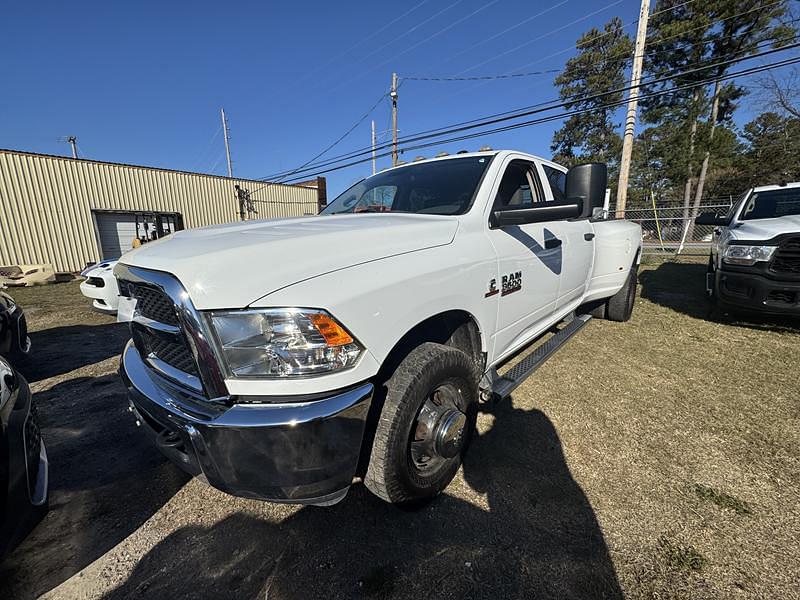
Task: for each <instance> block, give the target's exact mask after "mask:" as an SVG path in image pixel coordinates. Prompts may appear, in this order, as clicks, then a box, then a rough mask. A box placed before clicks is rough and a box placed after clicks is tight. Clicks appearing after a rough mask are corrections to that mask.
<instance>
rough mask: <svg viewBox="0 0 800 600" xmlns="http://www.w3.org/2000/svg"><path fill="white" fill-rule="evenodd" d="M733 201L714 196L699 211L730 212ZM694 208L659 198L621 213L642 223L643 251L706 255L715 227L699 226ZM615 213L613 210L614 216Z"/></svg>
mask: <svg viewBox="0 0 800 600" xmlns="http://www.w3.org/2000/svg"><path fill="white" fill-rule="evenodd" d="M732 202H733V199H730V198H711V199H708V200H705V201H703V202H701V204H700V206H699V208H698V210H697V213H696V214H701V213H704V212H715V213H719V214H723V213H726V212H728V210H729V209H730V207H731V205H732ZM693 210H694V209H693V207H689V208H688V209H687V208H686V207H684V206H683V203H682V202H681V203H677V202H674V203H673V202H663V201H661V202H660V201H656V202H654V205H653V206H650V207H647V208H628V209H627V210H625V211H624V212H623V215H620V216H621V218H623V219H627V220H629V221H633V222H635V223H639V224H640V225H641V226H642V238H643V244H642V254H649V255H658V254H662V255H673V256H698V255H705V254H708V252H709V248H710V247H711V234H712V232H713V230H714V227H712V226H709V225H696V224H695V222H694V220H695V217H693V216H692V214H693ZM614 214H615V213H614V211H613V209H612V211H611V215H612V217H613V215H614ZM695 216H696V215H695Z"/></svg>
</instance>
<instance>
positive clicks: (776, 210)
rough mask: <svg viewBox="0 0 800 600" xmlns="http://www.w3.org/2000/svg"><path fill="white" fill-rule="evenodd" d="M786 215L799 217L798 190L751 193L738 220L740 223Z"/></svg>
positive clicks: (786, 189) (799, 193) (799, 197)
mask: <svg viewBox="0 0 800 600" xmlns="http://www.w3.org/2000/svg"><path fill="white" fill-rule="evenodd" d="M788 215H800V188H785V189H781V190H770V191H768V192H753V194H752V195H751V196H750V198H749V199H748V200H747V202H745V204H744V207H743V208H742V214H741V215H740V216H739V218H740V219H741V220H742V221H749V220H751V219H774V218H776V217H785V216H788Z"/></svg>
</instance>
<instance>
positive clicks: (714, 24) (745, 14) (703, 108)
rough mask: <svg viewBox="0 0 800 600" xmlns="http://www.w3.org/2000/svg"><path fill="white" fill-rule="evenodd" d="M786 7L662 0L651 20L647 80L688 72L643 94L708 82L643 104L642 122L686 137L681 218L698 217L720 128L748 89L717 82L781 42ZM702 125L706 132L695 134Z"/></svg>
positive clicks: (736, 0) (746, 1) (746, 0)
mask: <svg viewBox="0 0 800 600" xmlns="http://www.w3.org/2000/svg"><path fill="white" fill-rule="evenodd" d="M682 4H683V5H682ZM787 5H788V1H787V0H783V1H779V2H774V1H773V2H763V3H760V4H756V3H754V2H753V0H715V1H714V2H710V3H698V2H692V3H688V4H687V3H682V2H680V1H679V0H662V1H661V2H659V3H658V4H657V6H656V11H657V12H658V14H657V15H656V17H655V18H654V19H653V22H652V32H653V33H652V36H651V41H650V42H649V43H650V47H651V48H652V49H653V50H652V51H651V52H648V59H647V69H648V75H649V76H650V77H653V76H655V77H659V76H662V77H670V76H671V75H673V74H675V73H679V72H683V71H686V70H691V71H692V72H691V73H689V74H687V75H686V76H682V77H678V78H673V79H671V80H670V81H665V82H662V83H658V84H654V85H652V86H650V89H649V90H648V91H653V90H654V89H655V90H667V89H669V88H670V87H673V86H676V85H682V84H686V83H700V82H709V81H710V82H712V83H710V84H707V85H703V86H702V87H695V88H694V89H693V90H692V91H691V92H690V93H688V94H669V95H666V94H665V95H662V96H660V97H658V98H656V99H653V100H650V101H646V102H645V103H643V105H644V118H645V120H647V121H649V122H651V123H657V124H665V123H668V124H669V125H668V126H669V127H671V128H672V129H673V130H674V131H676V132H681V131H682V132H683V134H684V136H685V141H684V142H683V144H682V146H683V148H684V150H685V152H686V154H685V156H686V158H685V159H684V162H685V166H686V179H685V184H684V216H685V217H689V216H692V217H694V216H696V215H697V212H698V209H699V206H700V202H701V200H702V197H703V192H704V188H705V184H706V179H707V177H708V170H709V166H710V163H711V156H712V152H713V148H714V144H715V140H714V138H715V134H716V132H717V128H718V126H719V125H720V124H722V123H726V122H729V121H730V119H731V116H732V114H733V111H734V110H735V108H736V102H737V100H739V99H740V98H741V97H742V96H744V94H745V91H746V90H745V89H744V88H742V87H740V86H738V85H737V84H736V83H726V84H723V83H722V82H720V78H721V77H722V76H723V75H725V74H726V73H727V72H728V71H729V70H730V69H731V68H733V67H734V66H735V64H736V62H738V61H739V60H741V59H743V58H745V57H747V56H748V55H752V54H755V53H756V52H758V51H760V50H764V49H765V48H766V47H768V46H769V45H770V44H771V45H780V44H781V43H784V42H785V40H786V39H787V35H788V34H789V33H790V31H792V30H791V29H790V28H789V27H788V26H786V25H784V24H782V23H780V18H781V17H782V16H783V15H785V14H786V12H787ZM698 67H705V68H702V69H698ZM709 88H710V89H709ZM709 92H710V95H709ZM702 122H704V124H705V127H703V132H702V135H699V130H700V126H701V123H702ZM701 156H702V159H701V160H699V171H698V170H697V167H698V159H700V157H701ZM695 181H696V188H695V189H694V202H692V191H693V190H692V188H693V186H694V183H695ZM690 206H691V215H690V214H689V209H690ZM687 224H688V227H687V231H686V236H685V237H686V238H687V239H691V234H692V231H691V229H692V228H691V222H689V221H687Z"/></svg>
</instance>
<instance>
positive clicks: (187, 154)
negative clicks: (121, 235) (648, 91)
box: [0, 0, 639, 194]
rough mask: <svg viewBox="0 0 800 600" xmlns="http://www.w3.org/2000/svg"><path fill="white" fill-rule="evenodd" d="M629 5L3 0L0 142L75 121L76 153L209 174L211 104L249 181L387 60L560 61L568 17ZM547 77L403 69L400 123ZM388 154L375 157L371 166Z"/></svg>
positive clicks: (305, 153) (528, 144) (382, 127)
mask: <svg viewBox="0 0 800 600" xmlns="http://www.w3.org/2000/svg"><path fill="white" fill-rule="evenodd" d="M638 7H639V1H638V0H602V1H600V2H592V1H589V0H547V1H546V2H531V1H530V0H410V1H408V2H401V3H389V2H362V1H359V2H347V3H344V2H313V1H312V2H303V3H292V2H252V3H244V2H225V3H211V2H192V3H188V2H186V3H177V2H163V1H162V2H135V3H134V2H126V3H122V2H108V1H105V2H71V3H67V2H14V3H6V5H5V7H4V10H3V19H2V23H0V50H1V51H2V56H3V57H4V60H3V61H2V65H0V70H2V81H3V82H4V86H3V92H2V94H0V147H3V148H13V149H20V150H29V151H34V152H44V153H50V154H64V155H66V154H68V153H69V146H68V145H67V144H65V143H63V142H58V141H57V140H58V138H59V137H60V136H66V135H76V136H77V137H78V146H79V151H80V154H81V156H83V157H86V158H93V159H98V160H107V161H115V162H125V163H132V164H141V165H150V166H159V167H166V168H173V169H184V170H192V171H201V172H213V173H216V174H224V173H225V169H226V168H225V161H224V146H223V140H222V135H221V132H220V117H219V109H220V107H221V106H224V107H225V111H226V113H227V115H228V120H229V122H230V126H231V148H232V155H233V161H234V174H235V175H237V176H241V177H247V178H260V177H264V176H267V175H270V174H272V173H275V172H278V171H281V170H284V169H290V168H293V167H296V166H298V165H300V164H302V163H304V162H305V161H307V160H308V159H310V158H311V157H312V156H314V155H315V154H317V153H318V152H319V151H320V150H322V149H323V148H325V147H326V146H327V145H329V144H330V143H331V142H332V141H333V140H335V139H336V138H338V137H339V136H340V135H341V134H342V133H344V132H345V131H346V130H347V129H348V128H349V127H351V126H352V125H353V124H354V123H355V122H356V121H357V120H358V119H359V118H360V117H361V116H362V115H363V114H364V113H365V112H367V110H368V109H369V108H370V107H371V106H372V105H373V104H375V102H376V101H378V99H379V98H380V97H381V95H382V94H385V93H386V92H387V91H388V88H389V82H390V78H391V73H392V71H397V72H398V74H399V75H400V77H404V76H406V77H410V76H454V75H457V76H478V75H492V74H499V73H509V72H514V71H517V72H519V71H538V70H549V69H557V68H560V67H561V66H563V64H564V62H565V61H566V60H567V59H568V58H569V57H570V56H571V55H572V54H573V53H574V52H573V50H572V48H573V46H574V42H575V40H576V39H577V38H578V36H579V35H580V34H581V33H582V32H584V31H586V30H588V29H589V28H590V27H592V26H597V27H602V24H603V23H605V22H606V21H607V20H608V19H610V18H611V17H612V16H615V15H618V16H620V17H621V18H622V19H623V22H625V23H631V22H633V21H634V20H635V19H636V17H637V13H638ZM526 20H527V21H526ZM523 21H526V22H525V24H523V25H521V26H520V27H517V28H515V29H513V30H511V31H508V32H507V33H505V34H503V33H502V32H503V31H505V30H507V29H509V28H512V27H513V26H514V25H517V24H519V23H521V22H523ZM628 31H629V32H630V33H631V34H634V33H635V26H632V27H629V28H628ZM553 77H554V75H553V74H546V75H541V76H536V77H524V78H519V79H513V80H500V81H492V82H488V83H485V82H446V83H445V82H424V81H411V80H409V81H405V82H403V84H402V86H401V88H400V97H399V106H400V130H401V135H404V134H410V133H414V132H416V131H420V130H424V129H428V128H432V127H438V126H442V125H447V124H450V123H453V122H458V121H462V120H467V119H471V118H475V117H478V116H481V115H486V114H490V113H493V112H499V111H503V110H508V109H512V108H517V107H520V106H525V105H528V104H533V103H536V102H539V101H543V100H549V99H551V98H555V97H556V96H557V92H556V90H555V89H554V88H553V86H552V80H553ZM389 115H390V110H389V101H388V99H384V100H383V101H381V102H380V104H379V105H378V107H377V108H376V109H375V111H374V112H373V114H372V118H374V119H375V121H376V128H377V130H378V132H379V133H381V132H386V130H387V129H388V127H389V122H390V121H389ZM557 126H558V124H557V123H556V124H545V125H541V126H536V127H530V128H525V129H521V130H517V131H513V132H508V133H504V134H496V135H493V136H488V137H486V138H481V139H477V140H469V141H466V142H461V143H457V144H455V145H441V146H437V147H435V148H432V149H431V148H428V149H425V150H422V151H420V153H421V154H424V155H426V156H431V155H433V154H435V153H436V152H437V151H440V150H447V151H456V150H459V149H462V148H466V149H477V148H478V147H479V146H482V145H484V144H486V145H491V146H492V147H495V148H500V147H514V148H517V149H521V150H525V151H530V152H534V153H537V154H541V155H545V156H548V155H549V154H550V152H549V146H550V140H551V136H552V132H553V129H554V128H555V127H557ZM369 136H370V124H369V119H367V120H365V121H364V122H363V123H362V124H361V125H360V126H359V127H358V128H357V129H356V130H355V131H354V132H353V133H352V134H351V135H350V136H349V137H348V138H346V139H345V140H344V141H343V142H342V143H341V144H340V145H339V146H337V147H336V148H335V149H334V150H333V151H332V152H331V155H335V154H338V153H340V152H344V151H347V150H351V149H355V148H362V147H364V146H367V145H368V144H369ZM384 139H386V138H385V136H384ZM413 154H414V155H416V152H415V153H413ZM404 158H406V159H410V158H413V156H406V157H404ZM388 164H389V162H388V159H381V160H380V161H379V168H380V167H382V166H386V165H388ZM369 170H370V165H369V164H368V163H366V164H363V165H360V166H357V167H352V168H349V169H347V170H344V171H338V172H335V173H330V174H328V181H329V184H328V185H329V190H330V193H332V194H336V193H338V192H339V191H341V190H342V189H343V188H344V187H346V186H347V185H349V184H350V183H352V182H353V181H355V180H357V179H360V178H361V177H362V176H363V175H365V174H368V173H369Z"/></svg>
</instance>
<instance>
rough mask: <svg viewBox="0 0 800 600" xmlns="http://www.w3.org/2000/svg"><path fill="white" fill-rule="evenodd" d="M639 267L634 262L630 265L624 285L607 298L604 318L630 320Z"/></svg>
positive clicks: (621, 320) (619, 320)
mask: <svg viewBox="0 0 800 600" xmlns="http://www.w3.org/2000/svg"><path fill="white" fill-rule="evenodd" d="M638 272H639V268H638V265H637V264H636V263H634V264H633V265H631V271H630V273H629V274H628V279H627V280H626V281H625V285H623V286H622V289H621V290H620V291H618V292H617V293H616V294H614V295H613V296H611V298H609V299H608V304H607V305H606V319H608V320H609V321H617V322H620V323H624V322H625V321H628V320H630V318H631V315H632V314H633V306H634V304H635V303H636V285H637V283H638Z"/></svg>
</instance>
